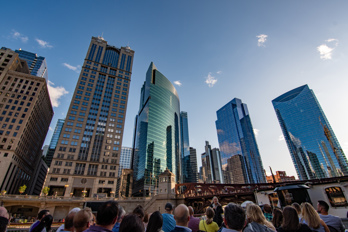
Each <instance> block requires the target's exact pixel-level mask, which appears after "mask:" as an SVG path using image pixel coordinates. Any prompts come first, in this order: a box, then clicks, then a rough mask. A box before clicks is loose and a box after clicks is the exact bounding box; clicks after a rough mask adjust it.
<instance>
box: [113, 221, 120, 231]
mask: <svg viewBox="0 0 348 232" xmlns="http://www.w3.org/2000/svg"><path fill="white" fill-rule="evenodd" d="M119 230H120V223H119V222H116V224H115V225H114V228H112V232H118V231H119Z"/></svg>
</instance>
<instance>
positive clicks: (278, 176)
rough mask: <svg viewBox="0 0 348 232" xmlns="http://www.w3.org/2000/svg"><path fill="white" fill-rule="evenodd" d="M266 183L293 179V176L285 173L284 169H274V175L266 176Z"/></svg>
mask: <svg viewBox="0 0 348 232" xmlns="http://www.w3.org/2000/svg"><path fill="white" fill-rule="evenodd" d="M266 179H267V182H268V183H275V182H276V183H277V182H288V181H295V180H296V179H295V177H294V176H288V175H286V172H285V171H276V174H275V175H270V176H266Z"/></svg>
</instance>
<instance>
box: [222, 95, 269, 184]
mask: <svg viewBox="0 0 348 232" xmlns="http://www.w3.org/2000/svg"><path fill="white" fill-rule="evenodd" d="M216 115H217V120H216V122H215V124H216V130H217V135H218V141H219V146H220V152H221V162H222V168H223V170H224V172H226V170H227V169H228V167H227V165H228V161H227V160H228V159H229V158H231V157H232V156H234V155H242V156H243V160H244V161H245V162H242V163H244V167H242V168H243V170H244V171H243V173H244V174H245V176H244V180H245V183H247V184H248V183H250V184H251V183H265V182H266V177H265V174H264V171H263V170H264V169H263V165H262V161H261V156H260V153H259V149H258V146H257V143H256V138H255V135H254V131H253V126H252V124H251V119H250V115H249V111H248V107H247V105H246V104H244V103H242V101H241V100H240V99H238V98H234V99H233V100H232V101H230V102H229V103H227V104H226V105H224V106H223V107H222V108H220V109H219V110H218V111H217V112H216ZM231 181H232V180H229V182H230V183H231Z"/></svg>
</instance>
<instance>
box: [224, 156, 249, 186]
mask: <svg viewBox="0 0 348 232" xmlns="http://www.w3.org/2000/svg"><path fill="white" fill-rule="evenodd" d="M244 167H245V159H244V157H243V156H242V155H234V156H231V157H230V158H228V159H227V170H226V173H227V175H228V177H227V178H226V180H228V181H229V183H231V184H244V183H245V179H244V178H245V176H246V173H245V172H246V170H245V168H244Z"/></svg>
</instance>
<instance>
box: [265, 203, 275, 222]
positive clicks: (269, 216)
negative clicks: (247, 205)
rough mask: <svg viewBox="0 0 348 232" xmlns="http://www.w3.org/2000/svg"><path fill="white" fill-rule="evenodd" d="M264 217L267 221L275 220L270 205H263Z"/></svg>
mask: <svg viewBox="0 0 348 232" xmlns="http://www.w3.org/2000/svg"><path fill="white" fill-rule="evenodd" d="M263 215H264V216H265V218H266V219H267V221H269V222H271V221H272V219H273V215H272V207H271V206H270V205H269V204H264V205H263Z"/></svg>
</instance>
